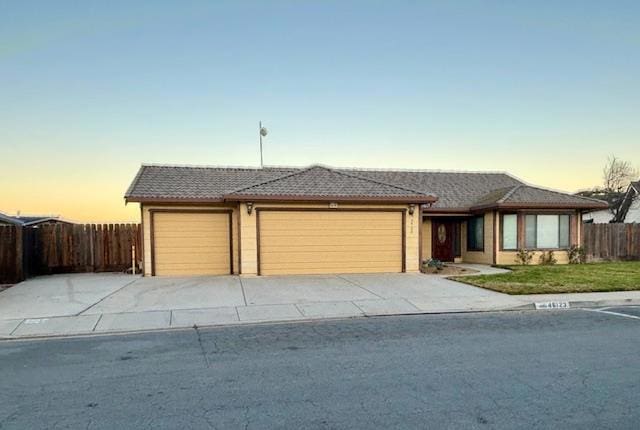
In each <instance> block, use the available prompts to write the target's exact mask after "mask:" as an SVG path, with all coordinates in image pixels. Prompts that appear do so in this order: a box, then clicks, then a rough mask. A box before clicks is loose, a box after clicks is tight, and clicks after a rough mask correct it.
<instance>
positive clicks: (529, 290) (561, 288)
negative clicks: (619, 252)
mask: <svg viewBox="0 0 640 430" xmlns="http://www.w3.org/2000/svg"><path fill="white" fill-rule="evenodd" d="M507 268H508V269H511V270H512V272H511V273H503V274H500V275H480V276H457V277H452V278H451V279H454V280H456V281H460V282H464V283H467V284H471V285H476V286H478V287H482V288H487V289H489V290H494V291H499V292H501V293H507V294H550V293H586V292H598V291H628V290H640V261H629V262H616V263H591V264H567V265H554V266H508V267H507Z"/></svg>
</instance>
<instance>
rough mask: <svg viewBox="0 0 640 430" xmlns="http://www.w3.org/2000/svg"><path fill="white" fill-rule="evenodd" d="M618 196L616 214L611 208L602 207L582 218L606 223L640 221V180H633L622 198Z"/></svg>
mask: <svg viewBox="0 0 640 430" xmlns="http://www.w3.org/2000/svg"><path fill="white" fill-rule="evenodd" d="M619 196H620V195H619V194H618V197H617V198H616V203H610V205H611V204H615V205H616V206H614V207H617V208H618V210H617V213H616V214H615V215H614V213H612V211H611V210H609V209H606V210H605V209H601V210H596V211H591V212H587V213H585V214H584V215H583V217H582V220H583V221H584V222H587V223H594V224H605V223H609V222H620V223H622V222H623V223H634V222H636V223H640V181H635V182H631V183H630V184H629V187H628V188H627V191H626V192H625V193H624V195H622V198H620V197H619Z"/></svg>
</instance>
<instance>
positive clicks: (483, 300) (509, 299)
mask: <svg viewBox="0 0 640 430" xmlns="http://www.w3.org/2000/svg"><path fill="white" fill-rule="evenodd" d="M467 266H468V268H472V269H474V270H480V271H481V272H482V271H486V270H488V269H487V268H486V267H476V266H478V265H473V266H474V267H470V266H471V265H467ZM492 270H500V269H492ZM547 300H569V301H574V300H577V301H581V302H588V303H597V302H598V300H609V301H615V302H616V303H615V304H620V302H622V303H626V302H628V300H632V301H633V300H635V301H636V302H640V292H621V293H590V294H589V295H585V294H577V295H571V294H568V295H553V296H546V295H543V296H509V295H506V294H501V293H497V292H493V291H489V290H485V289H482V288H477V287H473V286H470V285H466V284H462V283H458V282H454V281H451V280H449V279H445V278H443V277H441V276H437V275H422V274H355V275H354V274H349V275H318V276H269V277H238V276H216V277H185V278H160V277H153V278H152V277H146V278H142V277H139V276H131V275H122V274H72V275H54V276H45V277H39V278H34V279H30V280H28V281H25V282H22V283H20V284H18V285H16V286H14V287H12V288H9V289H8V290H5V291H3V292H1V293H0V337H4V338H23V337H39V336H67V335H76V334H92V333H112V332H128V331H140V330H156V329H169V328H184V327H192V326H194V325H197V326H210V325H223V324H243V323H264V322H278V321H295V320H313V319H322V318H350V317H362V316H379V315H397V314H417V313H441V312H470V311H497V310H507V309H521V308H527V307H532V306H533V303H534V302H538V301H547Z"/></svg>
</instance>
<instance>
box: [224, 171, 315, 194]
mask: <svg viewBox="0 0 640 430" xmlns="http://www.w3.org/2000/svg"><path fill="white" fill-rule="evenodd" d="M315 167H322V166H316V165H312V166H309V167H306V168H303V169H302V170H298V171H295V172H289V173H286V174H284V175H282V176H278V177H276V178H270V179H266V180H264V181H259V182H256V183H254V184H251V185H247V186H243V187H240V188H237V189H235V190H232V191H229V192H228V193H225V195H230V194H235V193H238V192H240V191H245V190H248V189H249V188H253V187H258V186H260V185H265V184H270V183H272V182H275V181H280V180H282V179H285V178H289V177H291V176H295V175H299V174H301V173H303V172H308V171H309V170H311V169H313V168H315ZM325 169H326V167H325Z"/></svg>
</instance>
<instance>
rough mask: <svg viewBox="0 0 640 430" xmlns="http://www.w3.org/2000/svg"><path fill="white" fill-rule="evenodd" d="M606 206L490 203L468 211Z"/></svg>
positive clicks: (596, 204) (598, 206) (593, 206)
mask: <svg viewBox="0 0 640 430" xmlns="http://www.w3.org/2000/svg"><path fill="white" fill-rule="evenodd" d="M607 207H608V206H607V205H606V204H598V203H539V202H538V203H492V204H488V205H479V206H473V207H471V208H470V209H469V210H470V211H472V212H477V211H481V210H487V209H606V208H607Z"/></svg>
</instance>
